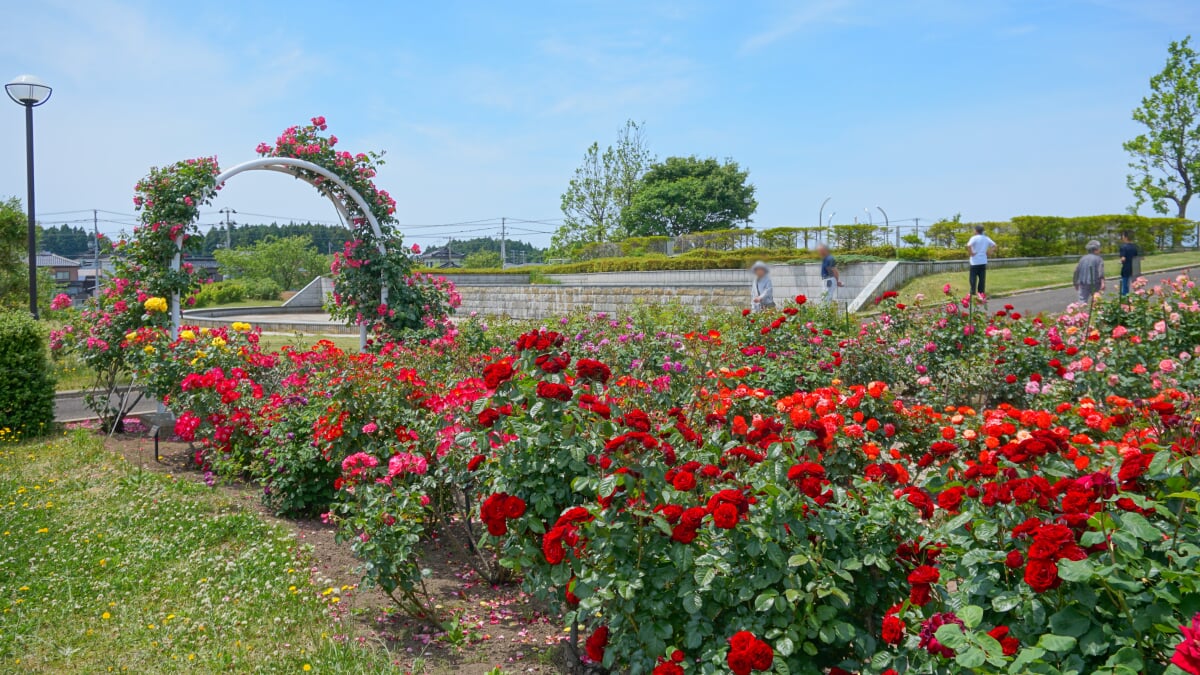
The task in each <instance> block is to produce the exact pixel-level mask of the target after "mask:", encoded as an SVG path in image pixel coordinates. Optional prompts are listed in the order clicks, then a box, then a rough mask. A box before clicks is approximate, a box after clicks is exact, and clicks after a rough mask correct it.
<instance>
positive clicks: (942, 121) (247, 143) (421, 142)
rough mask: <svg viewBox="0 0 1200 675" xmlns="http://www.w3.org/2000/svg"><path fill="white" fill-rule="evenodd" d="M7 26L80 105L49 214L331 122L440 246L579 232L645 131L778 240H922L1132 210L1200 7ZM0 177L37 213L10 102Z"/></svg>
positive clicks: (528, 9) (950, 6) (38, 67)
mask: <svg viewBox="0 0 1200 675" xmlns="http://www.w3.org/2000/svg"><path fill="white" fill-rule="evenodd" d="M506 5H511V6H506ZM0 6H2V9H3V15H4V16H5V17H6V24H7V25H8V26H9V28H8V29H6V30H5V39H4V40H3V41H0V63H3V64H4V66H5V68H6V70H7V71H9V72H7V73H0V76H4V77H11V76H13V75H16V74H18V73H25V72H30V73H35V74H37V75H39V76H41V77H42V78H43V79H44V80H46V81H47V82H49V83H50V84H52V85H53V86H54V87H55V92H54V95H53V98H52V99H51V100H50V101H49V102H48V103H47V104H46V105H45V106H43V107H41V108H39V109H38V110H37V116H36V130H37V158H38V180H39V184H38V185H39V189H38V201H39V211H40V212H42V213H52V212H61V211H72V210H76V209H91V208H100V209H105V210H109V211H114V212H119V213H132V208H131V202H130V200H131V197H132V187H133V184H134V183H135V182H136V181H137V180H138V178H140V177H141V176H142V175H144V174H145V172H146V170H147V168H148V167H149V166H150V165H154V164H165V163H169V162H172V161H174V160H177V159H182V158H185V157H191V156H198V155H206V154H216V155H217V156H218V157H219V159H220V161H221V163H222V165H223V166H231V165H233V164H235V163H237V162H240V161H243V160H246V159H251V158H252V157H253V155H254V147H255V145H256V144H257V143H258V142H259V141H263V140H268V141H269V140H273V139H274V138H275V136H276V134H277V133H278V132H279V131H280V130H281V129H283V128H284V127H285V126H288V125H289V124H293V123H297V122H302V121H305V120H307V119H308V118H309V117H311V116H313V115H318V114H319V115H325V116H326V117H327V118H328V120H329V123H330V128H331V131H333V133H335V134H337V135H338V137H339V138H340V139H341V142H342V145H343V146H344V147H345V148H346V149H348V150H353V151H357V150H360V149H369V148H376V149H383V150H386V151H387V159H388V164H387V165H386V166H385V167H384V169H383V171H382V172H381V173H380V176H379V182H380V184H381V186H382V187H384V188H386V189H388V190H389V191H390V192H391V193H392V194H393V195H394V196H395V197H396V199H397V200H398V202H399V216H400V220H401V222H402V223H405V224H409V225H421V226H426V225H436V224H442V223H457V222H462V221H473V220H479V219H486V218H492V217H499V216H509V217H512V218H521V219H531V220H532V219H550V220H551V221H553V220H555V219H558V218H561V213H560V211H559V195H560V194H561V193H562V190H563V188H564V186H565V185H566V183H567V181H568V180H569V178H570V176H571V172H572V170H573V169H574V167H575V166H576V165H577V164H578V162H579V159H580V157H581V155H582V153H583V151H584V149H585V148H586V147H587V146H588V145H589V144H590V143H591V142H592V141H594V140H598V141H600V142H601V143H602V144H605V143H607V142H609V141H610V140H611V139H612V138H613V136H614V135H615V132H616V130H617V129H618V127H620V126H621V124H622V123H623V122H624V120H625V119H627V118H632V119H635V120H640V121H644V122H645V124H646V133H647V136H648V139H649V142H650V147H651V150H652V151H653V152H654V153H655V154H657V155H658V156H659V157H665V156H668V155H688V154H696V155H701V156H716V157H720V158H724V157H730V158H733V159H735V160H736V161H738V162H739V163H741V164H742V165H743V166H744V167H747V168H749V170H750V172H751V173H750V175H751V180H752V182H754V184H755V185H756V186H757V188H758V195H757V196H758V200H759V202H760V207H759V211H758V213H757V214H756V216H755V226H757V227H778V226H811V225H814V224H815V221H816V219H817V210H818V207H819V205H820V203H821V201H822V200H823V199H824V198H825V197H832V200H831V201H830V204H829V206H828V207H827V209H826V212H825V213H826V215H828V214H829V213H830V212H836V213H837V216H836V218H835V222H850V221H851V220H852V219H853V218H854V217H855V216H858V217H860V218H862V219H864V220H865V219H866V214H865V213H864V212H863V209H864V208H867V207H872V208H873V207H875V206H876V205H878V206H882V207H883V208H884V209H885V210H886V211H887V212H888V214H889V215H890V216H891V217H892V219H893V220H901V219H908V218H914V217H919V218H921V219H922V221H923V223H929V222H932V221H933V220H935V219H937V218H938V217H942V216H949V215H953V214H954V213H958V212H961V213H962V214H963V217H964V218H966V219H969V220H995V219H1006V218H1008V217H1011V216H1014V215H1020V214H1026V213H1038V214H1060V215H1081V214H1096V213H1114V212H1122V211H1124V210H1125V208H1126V207H1127V206H1128V205H1129V204H1130V201H1131V198H1130V195H1129V193H1128V191H1127V190H1126V188H1125V185H1124V176H1125V171H1126V166H1125V165H1126V158H1125V155H1124V153H1123V152H1122V150H1121V142H1122V141H1123V140H1125V139H1127V138H1129V137H1131V136H1132V135H1134V134H1135V133H1136V127H1135V125H1134V124H1133V122H1132V121H1131V120H1130V111H1131V109H1132V108H1133V107H1134V106H1136V105H1137V103H1138V101H1139V99H1140V97H1141V96H1142V95H1144V94H1145V93H1146V90H1147V80H1148V78H1149V77H1150V76H1151V75H1152V74H1153V73H1155V72H1157V71H1158V70H1159V69H1160V68H1161V67H1162V64H1163V61H1164V59H1165V57H1166V47H1167V43H1168V42H1169V41H1170V40H1172V39H1181V38H1183V37H1184V36H1185V35H1187V34H1188V33H1189V32H1191V31H1195V32H1200V30H1197V29H1200V2H1195V1H1194V0H1138V1H1135V0H1023V1H1016V0H1014V1H1003V0H996V1H992V0H989V1H987V2H977V1H974V0H803V1H797V2H737V3H733V2H715V1H714V2H697V3H685V2H625V1H614V0H610V1H604V2H553V3H551V2H547V3H540V2H539V3H533V2H524V3H467V2H439V3H416V2H389V3H382V2H378V3H365V2H363V3H357V2H356V3H329V2H321V3H318V2H287V3H275V2H252V1H247V2H240V3H225V2H211V3H175V2H171V3H166V2H118V1H110V0H97V1H94V2H77V1H73V2H61V1H58V0H50V1H47V2H37V3H26V2H13V1H11V0H2V1H0ZM17 26H19V27H20V29H19V30H14V27H17ZM0 157H2V158H3V161H2V162H0V195H9V194H12V195H20V196H22V197H23V196H24V193H25V175H24V130H23V120H22V113H21V110H20V108H19V107H18V106H16V105H13V104H11V103H6V104H4V105H0ZM310 193H311V190H309V189H306V187H305V186H303V185H300V184H299V183H296V182H294V181H290V180H289V179H286V178H284V177H282V176H278V175H259V176H255V175H244V176H241V177H239V178H237V179H235V180H234V181H232V182H231V183H230V184H229V186H228V187H227V188H226V190H225V191H224V192H223V193H222V194H221V196H220V198H219V200H218V202H217V203H215V204H214V205H213V207H212V209H211V211H213V212H215V210H216V209H218V208H221V207H222V206H230V207H232V208H235V209H237V210H239V211H241V212H243V213H258V214H267V215H278V216H288V217H298V218H311V219H315V220H330V221H332V220H334V219H335V217H336V216H335V213H334V210H333V208H332V207H331V206H330V205H328V204H327V203H324V202H322V201H321V200H320V199H318V198H316V197H315V196H314V195H312V194H310ZM81 215H82V214H64V215H62V216H48V217H46V218H44V219H43V220H44V222H46V223H47V224H54V223H56V222H61V221H64V220H72V219H75V218H78V217H81ZM874 218H875V219H876V220H879V219H880V218H881V217H880V215H879V213H878V211H876V212H875V214H874ZM108 219H111V220H130V219H129V218H123V217H121V216H113V215H110V216H109V218H108ZM216 219H217V216H216V214H215V213H213V214H210V215H206V216H205V219H204V220H205V222H215V220H216ZM242 220H243V221H263V220H268V219H265V218H261V217H255V216H243V218H242ZM102 225H103V227H102V229H104V230H105V231H108V232H110V233H115V232H116V231H118V230H119V229H120V228H121V225H120V224H117V223H104V224H102ZM525 227H526V228H527V229H528V230H534V231H539V232H540V231H548V230H549V229H551V226H547V225H528V224H527V225H525ZM478 229H479V228H477V227H472V226H463V225H457V226H450V227H443V228H431V227H421V228H413V229H410V230H409V233H408V236H407V238H408V239H409V240H412V241H418V242H421V243H423V244H429V243H437V242H439V241H442V240H444V238H445V236H446V235H449V234H456V235H457V236H460V237H470V236H477V235H479V234H488V233H489V232H488V231H478ZM526 238H527V239H530V240H533V241H535V242H537V243H539V244H545V243H546V242H547V241H548V238H549V237H548V236H547V235H543V234H527V235H526Z"/></svg>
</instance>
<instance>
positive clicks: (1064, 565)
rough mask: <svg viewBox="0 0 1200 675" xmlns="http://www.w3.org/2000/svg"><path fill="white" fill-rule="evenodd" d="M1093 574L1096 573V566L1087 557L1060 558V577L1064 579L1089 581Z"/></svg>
mask: <svg viewBox="0 0 1200 675" xmlns="http://www.w3.org/2000/svg"><path fill="white" fill-rule="evenodd" d="M1093 574H1095V566H1093V565H1092V561H1090V560H1088V559H1087V558H1084V559H1083V560H1060V561H1059V563H1058V577H1059V578H1060V579H1062V580H1063V581H1087V580H1088V579H1091V578H1092V575H1093Z"/></svg>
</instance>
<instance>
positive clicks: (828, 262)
mask: <svg viewBox="0 0 1200 675" xmlns="http://www.w3.org/2000/svg"><path fill="white" fill-rule="evenodd" d="M817 255H818V256H820V258H821V302H824V303H832V302H835V301H836V300H837V289H838V287H839V286H845V284H843V283H842V275H841V273H840V272H838V268H837V261H836V260H834V258H833V253H831V252H830V251H829V247H828V246H826V245H825V244H821V245H820V246H817Z"/></svg>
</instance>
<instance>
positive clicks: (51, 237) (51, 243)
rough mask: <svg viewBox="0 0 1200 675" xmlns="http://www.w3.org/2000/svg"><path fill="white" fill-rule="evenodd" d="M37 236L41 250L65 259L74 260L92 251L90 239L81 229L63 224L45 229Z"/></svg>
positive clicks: (85, 231)
mask: <svg viewBox="0 0 1200 675" xmlns="http://www.w3.org/2000/svg"><path fill="white" fill-rule="evenodd" d="M38 235H39V237H38V239H39V241H38V246H39V247H40V249H41V250H43V251H49V252H51V253H57V254H58V255H61V256H63V257H66V258H74V257H76V256H80V255H83V254H85V253H90V252H91V251H92V237H91V236H90V235H88V233H87V230H85V229H83V228H82V227H71V226H70V225H67V224H65V223H64V224H62V225H59V226H58V227H47V228H45V229H44V230H42V231H40V232H39V233H38Z"/></svg>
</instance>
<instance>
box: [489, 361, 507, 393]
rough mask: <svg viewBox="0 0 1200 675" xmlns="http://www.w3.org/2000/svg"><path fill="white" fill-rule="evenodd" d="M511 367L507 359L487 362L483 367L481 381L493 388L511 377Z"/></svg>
mask: <svg viewBox="0 0 1200 675" xmlns="http://www.w3.org/2000/svg"><path fill="white" fill-rule="evenodd" d="M513 372H514V371H513V368H512V366H511V365H509V364H508V361H499V362H497V363H489V364H487V365H486V366H484V367H483V383H484V384H485V385H487V388H488V389H495V388H496V387H499V386H500V385H501V384H504V383H505V382H507V381H509V380H510V379H512V376H513Z"/></svg>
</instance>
